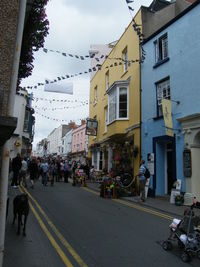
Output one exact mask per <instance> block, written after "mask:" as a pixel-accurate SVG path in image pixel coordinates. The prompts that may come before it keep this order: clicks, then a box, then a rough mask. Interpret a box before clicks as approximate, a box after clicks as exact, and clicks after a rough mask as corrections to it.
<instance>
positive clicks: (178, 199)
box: [175, 195, 184, 206]
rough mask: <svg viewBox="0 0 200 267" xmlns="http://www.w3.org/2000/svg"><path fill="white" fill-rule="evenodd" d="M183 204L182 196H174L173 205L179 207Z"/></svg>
mask: <svg viewBox="0 0 200 267" xmlns="http://www.w3.org/2000/svg"><path fill="white" fill-rule="evenodd" d="M183 203H184V196H183V195H177V196H175V205H177V206H181V205H183Z"/></svg>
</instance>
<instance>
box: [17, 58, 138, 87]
mask: <svg viewBox="0 0 200 267" xmlns="http://www.w3.org/2000/svg"><path fill="white" fill-rule="evenodd" d="M118 59H119V58H118ZM127 62H128V64H129V66H130V65H131V64H132V63H137V62H139V63H142V59H140V60H139V59H135V60H127ZM120 65H122V62H121V61H120V62H114V63H113V64H110V65H109V66H106V67H105V68H106V69H109V68H113V67H117V66H120ZM101 66H102V65H101V64H97V65H96V66H95V67H93V68H92V69H88V71H84V72H79V73H76V74H72V75H69V74H66V75H64V76H61V77H57V79H53V80H51V81H50V80H47V79H46V80H45V83H37V85H33V86H26V87H23V88H22V89H23V90H26V89H31V90H33V89H37V88H38V87H40V86H44V85H47V84H53V83H56V82H59V81H60V80H61V79H62V80H65V79H69V78H73V77H75V76H79V75H83V74H86V73H91V72H96V71H98V70H100V69H101Z"/></svg>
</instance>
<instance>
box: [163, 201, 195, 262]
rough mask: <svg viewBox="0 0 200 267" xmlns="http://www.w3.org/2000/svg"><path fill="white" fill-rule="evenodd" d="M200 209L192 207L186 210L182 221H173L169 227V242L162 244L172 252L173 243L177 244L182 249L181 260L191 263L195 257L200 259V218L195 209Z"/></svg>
mask: <svg viewBox="0 0 200 267" xmlns="http://www.w3.org/2000/svg"><path fill="white" fill-rule="evenodd" d="M194 208H199V207H198V206H195V205H192V206H191V207H190V209H186V210H185V212H184V217H183V219H182V220H179V219H173V221H172V223H171V224H170V225H169V228H170V235H169V237H168V239H167V240H165V241H164V242H163V243H162V247H163V249H164V250H171V249H172V248H173V245H172V243H173V242H174V243H175V242H177V243H178V247H179V248H180V249H181V259H182V261H184V262H189V261H190V260H191V259H192V257H193V256H197V257H198V258H199V259H200V229H199V228H198V225H200V216H195V214H194V211H193V209H194Z"/></svg>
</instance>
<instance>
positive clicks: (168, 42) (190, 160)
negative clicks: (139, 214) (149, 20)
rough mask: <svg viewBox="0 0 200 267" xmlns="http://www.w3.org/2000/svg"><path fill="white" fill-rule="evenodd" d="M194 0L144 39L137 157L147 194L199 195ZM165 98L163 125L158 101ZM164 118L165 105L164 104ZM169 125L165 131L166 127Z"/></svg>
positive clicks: (198, 53) (198, 13)
mask: <svg viewBox="0 0 200 267" xmlns="http://www.w3.org/2000/svg"><path fill="white" fill-rule="evenodd" d="M199 18H200V1H199V0H197V1H196V2H195V3H194V4H192V5H191V6H190V7H188V8H187V9H185V10H184V11H183V12H181V13H180V14H179V15H178V16H176V17H175V18H174V19H172V20H171V21H169V22H168V23H167V24H166V25H164V26H163V27H162V28H160V29H159V30H158V31H157V32H155V33H154V34H153V35H151V36H150V37H148V38H147V39H145V41H144V44H143V48H144V50H145V51H146V58H145V61H144V63H143V64H142V65H141V105H142V106H141V113H142V114H141V118H142V157H143V158H144V159H145V160H146V162H147V161H148V163H149V166H150V168H151V173H152V178H151V181H150V189H151V190H150V192H151V193H152V194H153V195H165V194H170V192H171V189H172V186H173V184H174V182H175V181H176V179H180V180H181V181H182V183H181V191H182V192H188V193H193V194H194V195H195V196H196V197H197V198H198V199H199V201H200V175H199V168H198V167H199V165H200V23H199ZM163 99H168V100H169V101H167V102H168V103H169V104H171V114H172V115H171V118H172V123H173V126H170V127H169V126H168V127H169V128H167V127H166V126H167V125H166V124H165V122H164V117H165V116H163V109H162V105H163V102H162V100H163ZM166 111H167V113H166V112H165V111H164V113H165V114H166V115H168V118H170V109H169V107H167V109H166ZM166 130H169V132H170V133H166Z"/></svg>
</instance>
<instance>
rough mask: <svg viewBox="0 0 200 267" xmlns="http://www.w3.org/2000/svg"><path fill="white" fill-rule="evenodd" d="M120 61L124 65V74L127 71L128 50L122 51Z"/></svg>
mask: <svg viewBox="0 0 200 267" xmlns="http://www.w3.org/2000/svg"><path fill="white" fill-rule="evenodd" d="M122 59H123V64H124V72H126V71H127V70H128V50H127V47H126V48H125V49H124V50H123V51H122Z"/></svg>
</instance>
